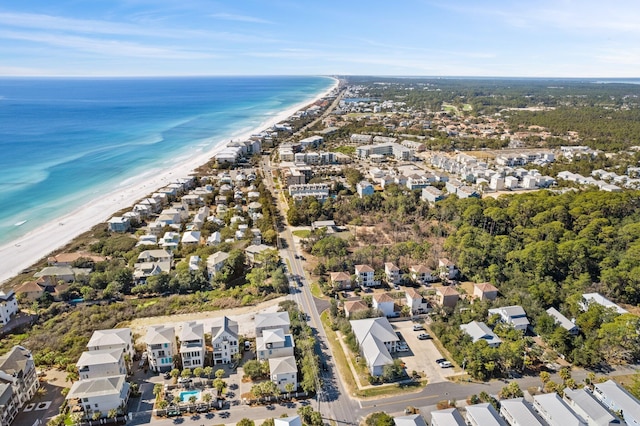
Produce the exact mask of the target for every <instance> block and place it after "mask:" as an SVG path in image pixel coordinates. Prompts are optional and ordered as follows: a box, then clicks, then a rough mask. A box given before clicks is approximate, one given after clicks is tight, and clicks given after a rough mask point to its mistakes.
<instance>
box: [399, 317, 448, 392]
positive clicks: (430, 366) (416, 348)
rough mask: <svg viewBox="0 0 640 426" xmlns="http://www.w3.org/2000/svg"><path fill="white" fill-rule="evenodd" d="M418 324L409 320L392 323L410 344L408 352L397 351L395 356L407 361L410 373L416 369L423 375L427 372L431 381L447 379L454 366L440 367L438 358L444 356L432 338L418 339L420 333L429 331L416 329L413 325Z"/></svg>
mask: <svg viewBox="0 0 640 426" xmlns="http://www.w3.org/2000/svg"><path fill="white" fill-rule="evenodd" d="M416 324H419V323H415V322H413V321H409V320H407V321H394V322H392V323H391V325H392V326H393V328H394V329H395V330H396V331H397V332H399V333H400V336H401V338H402V340H404V341H406V342H407V344H408V346H409V351H408V352H397V353H395V354H394V358H400V359H402V360H403V361H404V362H405V364H406V370H407V373H408V374H411V372H412V371H414V370H415V371H417V372H418V373H419V374H420V375H421V376H423V377H424V374H426V377H427V379H428V380H429V383H440V382H445V381H447V379H446V377H447V376H450V375H452V374H453V372H454V371H453V368H440V366H438V365H437V364H436V362H435V361H436V359H438V358H443V356H442V355H441V354H440V351H438V349H437V348H436V346H435V345H434V344H433V341H431V339H429V340H418V335H419V334H421V333H427V332H426V331H424V330H422V331H414V330H413V326H414V325H416ZM423 373H424V374H423Z"/></svg>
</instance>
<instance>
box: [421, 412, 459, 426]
mask: <svg viewBox="0 0 640 426" xmlns="http://www.w3.org/2000/svg"><path fill="white" fill-rule="evenodd" d="M429 426H467V423H466V422H465V421H464V418H462V414H460V412H459V411H458V410H457V409H455V408H446V409H444V410H437V411H432V412H431V423H430V424H429Z"/></svg>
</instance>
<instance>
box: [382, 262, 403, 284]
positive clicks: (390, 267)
mask: <svg viewBox="0 0 640 426" xmlns="http://www.w3.org/2000/svg"><path fill="white" fill-rule="evenodd" d="M384 274H385V275H386V276H387V283H389V284H400V280H401V279H402V276H401V275H400V268H398V267H397V266H396V265H395V264H393V263H391V262H387V263H385V264H384Z"/></svg>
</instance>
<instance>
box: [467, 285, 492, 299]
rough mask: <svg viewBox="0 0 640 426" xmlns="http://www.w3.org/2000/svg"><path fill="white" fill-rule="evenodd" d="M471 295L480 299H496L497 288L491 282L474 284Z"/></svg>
mask: <svg viewBox="0 0 640 426" xmlns="http://www.w3.org/2000/svg"><path fill="white" fill-rule="evenodd" d="M473 297H474V298H475V299H480V300H496V299H497V297H498V289H497V288H496V287H495V286H494V285H493V284H491V283H479V284H474V285H473Z"/></svg>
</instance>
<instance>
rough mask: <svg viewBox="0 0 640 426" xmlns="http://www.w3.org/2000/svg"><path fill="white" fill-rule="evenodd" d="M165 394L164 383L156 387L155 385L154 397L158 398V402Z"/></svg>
mask: <svg viewBox="0 0 640 426" xmlns="http://www.w3.org/2000/svg"><path fill="white" fill-rule="evenodd" d="M163 392H164V385H163V384H162V383H156V384H155V385H153V395H154V396H155V397H156V400H158V399H160V397H161V396H162V393H163Z"/></svg>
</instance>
